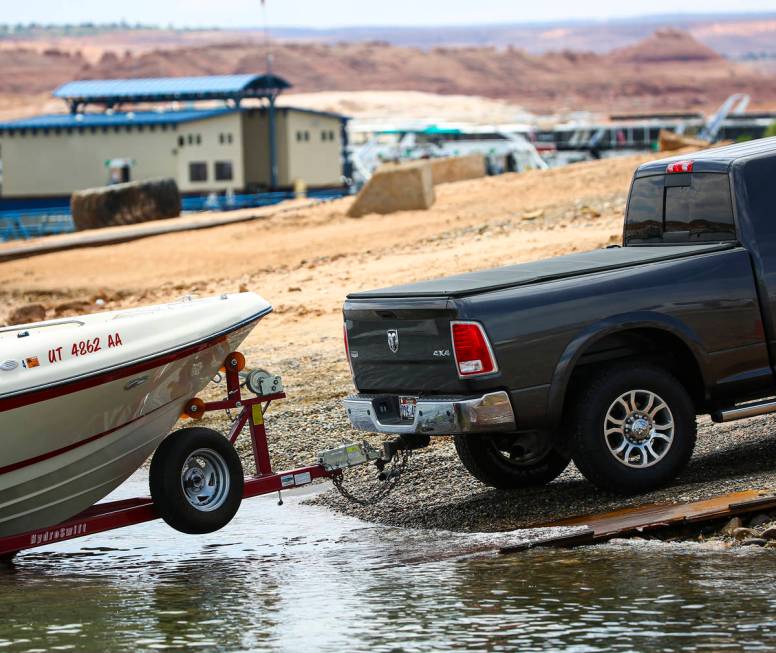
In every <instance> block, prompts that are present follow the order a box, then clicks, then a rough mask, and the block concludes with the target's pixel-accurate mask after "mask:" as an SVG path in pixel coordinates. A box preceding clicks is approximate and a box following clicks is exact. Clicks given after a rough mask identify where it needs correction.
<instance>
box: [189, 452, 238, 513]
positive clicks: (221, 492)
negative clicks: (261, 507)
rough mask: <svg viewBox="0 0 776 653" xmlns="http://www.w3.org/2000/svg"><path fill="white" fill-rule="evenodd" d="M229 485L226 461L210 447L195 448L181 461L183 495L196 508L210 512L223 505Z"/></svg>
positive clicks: (227, 494)
mask: <svg viewBox="0 0 776 653" xmlns="http://www.w3.org/2000/svg"><path fill="white" fill-rule="evenodd" d="M229 486H230V478H229V469H228V467H227V466H226V461H225V460H224V459H223V458H222V457H221V455H220V454H218V453H217V452H215V451H213V450H212V449H197V450H196V451H194V452H192V453H191V455H189V457H188V458H186V462H185V463H183V469H182V470H181V488H182V489H183V495H184V496H185V497H186V500H187V501H188V502H189V503H190V504H191V505H192V506H193V507H194V508H196V509H197V510H201V511H202V512H211V511H213V510H217V509H218V508H220V507H221V506H223V505H224V503H225V502H226V499H227V497H228V496H229Z"/></svg>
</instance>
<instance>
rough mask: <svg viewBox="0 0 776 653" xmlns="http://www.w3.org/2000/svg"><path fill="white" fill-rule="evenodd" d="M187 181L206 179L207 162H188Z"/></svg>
mask: <svg viewBox="0 0 776 653" xmlns="http://www.w3.org/2000/svg"><path fill="white" fill-rule="evenodd" d="M189 181H207V163H205V162H204V161H192V162H191V163H189Z"/></svg>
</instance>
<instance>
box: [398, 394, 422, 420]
mask: <svg viewBox="0 0 776 653" xmlns="http://www.w3.org/2000/svg"><path fill="white" fill-rule="evenodd" d="M417 406H418V398H417V397H399V417H400V418H401V419H404V420H407V421H409V422H414V421H415V409H416V408H417Z"/></svg>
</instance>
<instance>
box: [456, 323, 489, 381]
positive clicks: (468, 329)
mask: <svg viewBox="0 0 776 653" xmlns="http://www.w3.org/2000/svg"><path fill="white" fill-rule="evenodd" d="M450 328H451V331H452V336H453V354H454V355H455V364H456V366H457V367H458V375H459V376H462V377H464V376H465V377H470V376H479V375H481V374H490V373H492V372H496V371H497V370H498V367H497V366H496V358H495V356H493V350H492V349H491V347H490V343H489V342H488V336H486V335H485V330H484V329H483V328H482V325H481V324H480V323H479V322H452V323H451V326H450Z"/></svg>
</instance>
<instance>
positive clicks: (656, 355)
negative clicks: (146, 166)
mask: <svg viewBox="0 0 776 653" xmlns="http://www.w3.org/2000/svg"><path fill="white" fill-rule="evenodd" d="M344 319H345V341H346V342H345V344H346V349H347V357H348V361H349V363H350V366H351V369H352V372H353V380H354V383H355V386H356V388H357V392H358V394H356V395H353V396H351V397H348V398H347V399H346V400H345V406H346V409H347V412H348V415H349V418H350V421H351V423H352V424H353V425H354V427H356V428H358V429H361V430H364V431H370V432H376V433H391V434H398V435H399V436H400V437H401V438H402V439H403V440H404V441H405V442H406V443H408V446H414V447H419V446H423V445H424V444H425V443H426V442H428V441H429V436H445V435H452V436H454V439H455V446H456V449H457V451H458V454H459V456H460V458H461V461H462V462H463V464H464V466H465V467H466V468H467V469H468V470H469V472H471V473H472V474H473V475H474V476H475V477H476V478H478V479H480V480H481V481H482V482H484V483H486V484H488V485H491V486H494V487H498V488H517V487H523V486H528V485H537V484H544V483H548V482H550V481H551V480H553V479H554V478H555V477H557V476H558V475H559V474H560V473H561V472H563V470H564V469H565V468H566V466H567V465H568V464H569V461H570V460H572V459H573V460H574V462H575V464H576V466H577V468H578V469H579V470H580V471H581V472H582V474H584V476H585V477H586V478H587V479H588V480H590V481H591V482H593V483H595V484H596V485H597V486H599V487H601V488H603V489H605V490H609V491H614V492H621V493H638V492H644V491H647V490H650V489H652V488H655V487H658V486H660V485H664V484H666V483H668V482H670V481H671V480H672V479H673V478H674V477H675V476H676V475H677V474H678V473H680V472H681V470H682V469H683V467H684V466H685V465H686V464H687V462H688V460H689V459H690V456H691V455H692V452H693V448H694V445H695V439H696V416H697V415H701V414H710V415H711V416H712V418H713V419H714V421H716V422H725V421H730V420H734V419H741V418H745V417H750V416H753V415H760V414H764V413H769V412H775V411H776V400H774V399H773V398H772V397H773V396H774V395H776V383H775V382H774V364H775V363H776V138H770V139H763V140H759V141H753V142H750V143H745V144H739V145H733V146H729V147H722V148H719V149H713V150H707V151H704V152H699V153H697V154H694V155H690V156H687V157H683V158H671V159H664V160H661V161H653V162H650V163H646V164H644V165H642V166H640V167H639V168H638V170H637V171H636V174H635V175H634V177H633V182H632V185H631V189H630V195H629V199H628V204H627V209H626V214H625V226H624V231H623V244H622V246H621V247H619V246H618V247H611V248H607V249H602V250H597V251H592V252H587V253H584V254H573V255H571V256H563V257H559V258H553V259H549V260H545V261H538V262H535V263H527V264H522V265H515V266H511V267H504V268H499V269H495V270H487V271H483V272H475V273H471V274H462V275H457V276H452V277H447V278H444V279H438V280H434V281H426V282H420V283H414V284H409V285H403V286H395V287H392V288H385V289H382V290H373V291H369V292H359V293H354V294H352V295H349V296H348V298H347V301H346V303H345V306H344Z"/></svg>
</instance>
